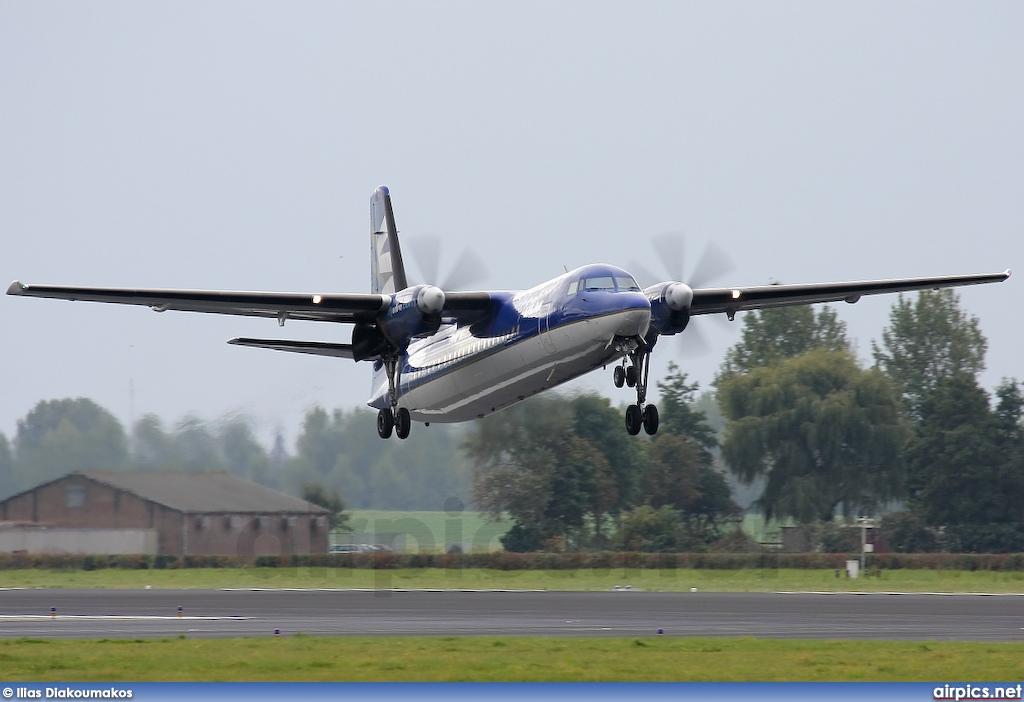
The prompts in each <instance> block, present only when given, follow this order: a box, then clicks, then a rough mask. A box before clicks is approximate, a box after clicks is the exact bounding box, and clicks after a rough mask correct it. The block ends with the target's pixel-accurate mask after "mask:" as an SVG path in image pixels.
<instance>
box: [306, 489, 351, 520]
mask: <svg viewBox="0 0 1024 702" xmlns="http://www.w3.org/2000/svg"><path fill="white" fill-rule="evenodd" d="M302 499H304V500H305V501H306V502H312V503H313V504H314V505H320V506H321V507H323V508H325V509H326V510H328V511H329V512H330V516H329V517H328V519H329V521H330V525H331V529H332V530H334V529H339V530H341V531H350V529H349V526H348V520H349V515H347V514H345V503H344V502H343V501H342V499H341V493H340V492H338V490H337V489H334V490H330V491H328V490H327V488H325V487H324V486H323V485H321V484H320V483H306V484H305V485H303V486H302Z"/></svg>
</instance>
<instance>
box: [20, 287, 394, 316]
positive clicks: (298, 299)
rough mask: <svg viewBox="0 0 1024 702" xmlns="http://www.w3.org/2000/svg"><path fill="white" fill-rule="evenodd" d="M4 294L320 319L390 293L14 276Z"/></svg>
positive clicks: (363, 310)
mask: <svg viewBox="0 0 1024 702" xmlns="http://www.w3.org/2000/svg"><path fill="white" fill-rule="evenodd" d="M7 294H8V295H22V296H25V297H46V298H52V299H57V300H84V301H88V302H113V303H119V304H124V305H145V306H146V307H149V308H151V309H153V310H154V311H156V312H165V311H167V310H181V311H184V312H208V313H212V314H236V315H245V316H248V317H271V318H276V319H278V320H284V319H302V320H313V321H320V322H361V321H367V322H372V321H373V320H374V319H375V318H376V317H377V315H378V314H379V313H380V312H381V311H383V310H386V309H387V308H388V306H389V305H390V304H391V296H390V295H378V294H369V293H366V294H363V293H341V294H316V293H272V292H241V291H230V290H142V289H131V288H80V287H72V286H65V285H26V284H25V283H21V282H19V281H14V282H13V283H11V286H10V287H9V288H7Z"/></svg>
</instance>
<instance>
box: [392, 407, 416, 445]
mask: <svg viewBox="0 0 1024 702" xmlns="http://www.w3.org/2000/svg"><path fill="white" fill-rule="evenodd" d="M411 430H412V418H411V417H410V416H409V410H407V409H406V408H405V407H399V408H398V409H396V410H395V434H397V435H398V438H399V439H408V438H409V432H410V431H411Z"/></svg>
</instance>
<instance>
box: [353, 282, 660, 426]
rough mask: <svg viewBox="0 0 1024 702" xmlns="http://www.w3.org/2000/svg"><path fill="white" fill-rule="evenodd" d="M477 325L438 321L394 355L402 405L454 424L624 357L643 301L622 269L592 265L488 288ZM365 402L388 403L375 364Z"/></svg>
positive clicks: (423, 417) (647, 310)
mask: <svg viewBox="0 0 1024 702" xmlns="http://www.w3.org/2000/svg"><path fill="white" fill-rule="evenodd" d="M488 294H489V295H490V297H491V300H492V303H493V305H494V306H495V309H496V312H495V313H494V314H492V315H491V316H490V319H489V321H488V322H487V323H486V324H484V325H464V326H459V325H457V324H456V323H454V322H451V323H445V324H442V326H441V328H440V329H439V330H438V331H437V332H436V333H435V334H433V335H431V336H429V337H427V338H424V339H417V340H415V341H413V342H412V343H411V344H410V345H409V348H408V351H407V352H406V353H405V354H403V358H402V372H401V379H400V384H399V388H400V390H399V393H400V399H399V403H400V404H401V406H403V407H405V408H407V409H408V410H409V412H410V414H411V416H412V418H413V419H415V420H418V421H422V422H463V421H467V420H470V419H474V418H477V417H483V416H485V415H488V414H491V413H492V412H496V411H498V410H500V409H502V408H503V407H508V406H509V405H512V404H514V403H516V402H518V401H520V400H523V399H525V398H527V397H530V396H531V395H535V394H537V393H539V392H541V391H543V390H547V389H549V388H552V387H555V386H556V385H560V384H562V383H565V382H567V381H569V380H572V379H573V378H577V377H579V376H581V375H583V374H584V373H588V372H590V371H592V370H594V369H595V368H598V367H601V366H604V365H606V364H608V363H609V362H612V361H615V360H618V359H621V358H622V357H623V347H622V345H623V344H628V343H629V342H630V340H631V339H637V338H640V337H643V336H644V335H645V334H646V333H647V329H648V326H649V324H650V320H651V303H650V301H649V300H648V299H647V296H646V295H645V294H644V293H643V291H641V290H640V289H639V287H637V285H636V283H635V281H634V280H633V278H632V277H631V276H630V275H629V273H627V272H626V271H624V270H622V269H620V268H616V267H614V266H609V265H603V264H596V265H589V266H583V267H581V268H577V269H575V270H573V271H571V272H569V273H566V274H564V275H561V276H559V277H557V278H555V279H553V280H550V281H548V282H546V283H542V284H540V285H538V286H535V287H533V288H530V289H529V290H524V291H521V292H515V293H513V292H509V293H495V292H492V293H488ZM375 371H376V372H375V373H374V380H373V389H372V396H371V398H370V400H369V402H368V404H369V405H370V406H371V407H375V408H377V409H386V408H387V407H389V398H388V383H387V377H386V375H385V373H384V372H383V369H381V368H375Z"/></svg>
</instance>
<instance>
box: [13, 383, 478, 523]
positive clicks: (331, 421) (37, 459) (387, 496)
mask: <svg viewBox="0 0 1024 702" xmlns="http://www.w3.org/2000/svg"><path fill="white" fill-rule="evenodd" d="M374 421H375V414H374V413H373V412H371V411H369V410H364V409H356V410H350V411H343V410H337V409H336V410H333V411H332V412H328V411H326V410H324V409H323V408H321V407H313V408H311V409H310V410H308V411H307V413H306V416H305V419H304V421H303V424H302V428H301V431H300V434H299V437H298V439H297V441H296V445H295V447H294V448H293V449H292V450H289V448H288V447H286V445H285V441H284V438H283V437H282V436H281V435H280V434H278V435H277V436H276V437H275V439H274V441H273V442H272V444H271V446H270V447H269V448H268V447H267V446H264V445H263V443H261V441H260V440H259V439H258V438H257V431H256V428H255V427H254V425H253V423H252V422H251V421H250V420H249V419H248V418H246V417H245V416H229V417H224V418H222V419H219V420H215V421H205V420H202V419H200V418H198V417H195V416H187V417H184V418H183V419H181V420H179V421H178V422H176V423H175V424H173V425H171V426H167V425H166V424H165V423H164V422H163V421H162V420H161V419H160V418H159V417H157V416H156V415H152V414H150V415H146V416H144V417H142V418H141V419H140V420H138V421H137V422H135V424H134V426H133V427H132V428H131V431H130V432H129V431H126V429H125V428H124V426H123V425H122V424H121V423H120V422H119V421H118V419H117V418H116V417H115V416H114V415H113V414H111V413H110V412H109V411H108V410H106V409H104V408H103V407H101V406H99V405H98V404H96V403H95V402H93V401H92V400H89V399H86V398H77V399H71V398H65V399H58V400H47V401H43V402H39V403H38V404H37V405H36V406H35V407H34V408H33V409H32V410H31V411H30V412H28V414H27V415H26V416H25V417H24V418H22V419H20V420H19V421H18V423H17V431H16V433H15V435H14V437H13V440H8V439H7V437H6V436H4V434H3V433H0V499H4V498H6V497H9V496H11V495H14V494H17V493H19V492H21V491H23V490H27V489H29V488H31V487H34V486H36V485H39V484H42V483H45V482H47V481H49V480H53V479H56V478H58V477H60V476H63V475H65V474H67V473H70V472H72V471H89V470H113V471H122V470H142V471H145V470H182V471H227V472H230V473H233V474H234V475H237V476H239V477H241V478H244V479H246V480H250V481H253V482H256V483H259V484H261V485H266V486H267V487H271V488H274V489H277V490H282V491H284V492H287V493H290V494H294V495H304V496H305V497H306V498H307V499H310V498H311V497H313V498H315V499H312V500H311V501H317V502H321V501H323V500H330V499H331V498H332V497H334V495H335V493H338V494H339V495H340V496H341V497H343V499H344V505H346V506H348V507H350V508H351V507H354V508H378V509H396V510H414V509H422V510H439V509H442V507H443V505H444V503H445V500H447V499H449V498H451V497H458V498H459V499H461V500H463V501H468V500H469V498H470V471H469V466H468V464H467V463H466V461H465V460H464V459H463V458H462V457H461V456H460V455H459V452H458V450H457V448H458V444H459V441H460V440H461V437H462V434H463V433H464V430H463V429H461V428H458V427H446V426H442V425H433V426H431V427H430V430H429V431H423V432H420V435H419V436H418V437H417V441H416V443H415V444H414V445H413V444H409V443H408V442H382V441H380V439H379V438H378V437H377V434H376V431H375V429H374ZM339 503H340V501H339Z"/></svg>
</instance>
